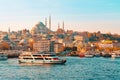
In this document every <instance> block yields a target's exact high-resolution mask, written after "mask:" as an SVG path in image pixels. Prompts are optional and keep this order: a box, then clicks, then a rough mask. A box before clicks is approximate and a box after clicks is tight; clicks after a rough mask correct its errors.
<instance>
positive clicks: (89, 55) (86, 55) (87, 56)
mask: <svg viewBox="0 0 120 80" xmlns="http://www.w3.org/2000/svg"><path fill="white" fill-rule="evenodd" d="M85 57H86V58H92V57H94V55H92V54H85Z"/></svg>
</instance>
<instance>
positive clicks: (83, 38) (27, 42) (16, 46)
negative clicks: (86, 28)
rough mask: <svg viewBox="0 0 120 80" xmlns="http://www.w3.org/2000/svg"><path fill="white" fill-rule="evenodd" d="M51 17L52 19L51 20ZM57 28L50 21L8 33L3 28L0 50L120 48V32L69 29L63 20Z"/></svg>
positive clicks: (70, 50) (69, 51) (65, 51)
mask: <svg viewBox="0 0 120 80" xmlns="http://www.w3.org/2000/svg"><path fill="white" fill-rule="evenodd" d="M49 20H50V19H49ZM57 27H58V29H57V30H56V31H52V30H51V20H50V21H49V27H48V26H47V22H46V21H45V24H44V23H43V22H39V23H37V24H36V25H35V26H33V27H32V29H31V30H27V29H24V30H19V31H11V30H10V29H9V30H8V32H3V31H0V50H22V51H34V52H44V51H49V52H55V53H61V52H62V53H66V54H67V53H71V54H79V53H82V52H85V51H90V50H94V51H108V52H109V51H114V50H120V35H118V34H111V33H101V32H100V31H98V32H94V33H90V32H79V31H73V30H66V31H65V29H64V28H65V26H64V22H63V23H62V26H60V25H59V24H58V26H57Z"/></svg>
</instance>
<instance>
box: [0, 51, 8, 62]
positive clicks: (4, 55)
mask: <svg viewBox="0 0 120 80" xmlns="http://www.w3.org/2000/svg"><path fill="white" fill-rule="evenodd" d="M7 59H8V57H7V55H6V54H4V53H2V52H0V60H7Z"/></svg>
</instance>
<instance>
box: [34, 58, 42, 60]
mask: <svg viewBox="0 0 120 80" xmlns="http://www.w3.org/2000/svg"><path fill="white" fill-rule="evenodd" d="M34 59H35V60H43V58H34Z"/></svg>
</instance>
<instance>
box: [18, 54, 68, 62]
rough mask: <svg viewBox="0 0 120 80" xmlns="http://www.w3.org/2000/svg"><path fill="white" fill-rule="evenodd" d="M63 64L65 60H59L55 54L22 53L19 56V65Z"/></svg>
mask: <svg viewBox="0 0 120 80" xmlns="http://www.w3.org/2000/svg"><path fill="white" fill-rule="evenodd" d="M65 62H66V60H65V59H60V58H58V57H57V56H56V55H55V54H33V53H32V52H24V53H22V54H20V56H19V63H30V64H44V63H45V64H64V63H65Z"/></svg>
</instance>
